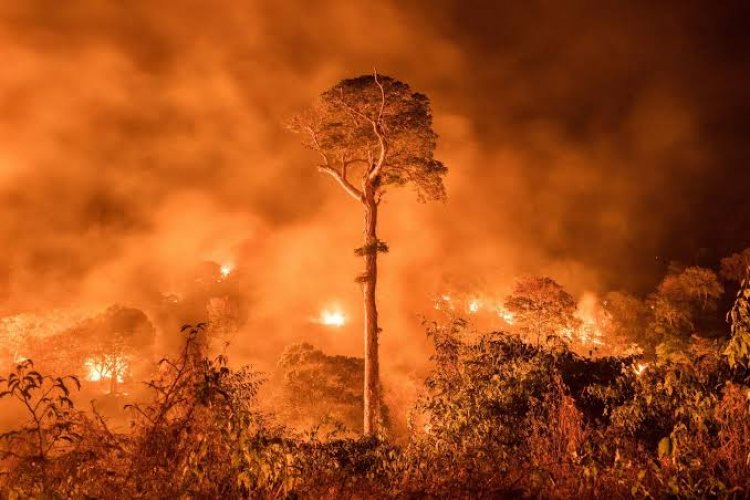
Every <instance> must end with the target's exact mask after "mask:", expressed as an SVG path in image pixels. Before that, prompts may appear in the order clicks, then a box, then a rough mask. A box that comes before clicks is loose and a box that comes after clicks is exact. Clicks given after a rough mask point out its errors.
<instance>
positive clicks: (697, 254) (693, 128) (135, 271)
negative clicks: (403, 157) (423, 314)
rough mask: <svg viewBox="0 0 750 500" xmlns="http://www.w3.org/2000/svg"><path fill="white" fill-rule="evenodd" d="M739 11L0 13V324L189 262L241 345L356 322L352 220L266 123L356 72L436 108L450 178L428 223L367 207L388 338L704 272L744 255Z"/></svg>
mask: <svg viewBox="0 0 750 500" xmlns="http://www.w3.org/2000/svg"><path fill="white" fill-rule="evenodd" d="M749 10H750V4H748V3H747V2H722V5H721V6H719V5H718V3H717V2H698V1H695V2H689V1H680V2H658V5H656V2H619V3H618V2H601V1H590V2H558V1H546V2H545V1H530V2H486V3H482V2H471V1H465V0H462V1H460V2H459V1H447V0H443V1H426V0H425V1H407V2H404V1H400V2H387V1H383V2H354V1H334V0H322V1H318V2H306V1H283V2H279V1H272V0H267V1H266V0H261V1H239V0H235V1H230V0H213V1H211V2H198V1H179V2H178V1H154V0H148V1H145V0H144V1H109V2H108V1H104V0H80V1H66V2H59V1H56V0H49V1H38V0H23V1H7V2H2V4H0V61H2V71H0V244H2V248H3V250H4V251H3V259H2V261H0V292H1V293H2V297H0V299H1V300H2V301H3V302H2V310H3V311H5V312H17V311H21V310H26V309H33V308H38V307H47V306H48V305H49V304H54V305H56V306H57V305H60V306H64V305H71V304H73V303H77V302H86V301H94V302H97V303H111V302H113V301H128V300H136V298H138V297H143V296H150V295H153V294H155V293H158V292H166V291H169V289H170V288H171V287H174V286H176V285H175V283H177V282H178V281H179V277H180V276H181V275H182V274H184V273H185V272H187V270H188V269H191V267H192V266H194V265H195V264H196V263H197V262H200V261H201V260H206V259H210V260H216V261H232V262H233V263H234V264H235V265H237V266H238V267H241V268H242V269H243V270H244V275H245V277H246V278H245V285H244V286H245V287H246V288H247V293H248V295H249V296H252V297H253V307H254V308H255V309H254V311H256V313H255V316H254V318H255V320H257V321H258V323H257V324H258V325H266V326H267V327H268V328H272V327H275V326H274V325H276V322H277V321H280V320H282V319H283V320H288V318H289V317H290V316H289V311H290V310H291V311H294V312H295V314H294V315H292V317H295V318H300V319H299V321H300V324H304V322H305V321H306V319H307V318H308V317H309V314H313V313H314V309H313V307H317V305H319V304H322V303H324V302H326V301H337V300H338V301H343V302H344V304H345V305H348V306H350V307H358V306H357V300H358V293H359V292H358V290H357V289H356V286H355V285H354V284H353V283H352V279H353V277H354V276H355V275H356V274H357V273H358V270H359V263H358V262H357V260H356V259H354V257H353V256H352V249H353V248H354V247H356V246H359V238H360V233H361V229H360V228H361V214H360V212H359V209H358V207H356V206H355V205H353V204H352V201H351V200H350V199H349V198H347V197H346V196H344V195H343V194H342V193H341V192H339V191H338V190H337V188H336V186H335V185H333V183H332V182H331V180H330V179H329V178H327V177H322V176H320V175H319V174H318V173H317V172H315V170H314V169H313V168H311V167H310V165H311V163H312V162H313V161H314V158H313V157H311V156H310V155H309V154H308V153H307V152H305V151H304V150H303V149H302V148H301V147H300V146H299V145H298V144H297V142H296V141H297V138H296V137H294V136H291V135H289V134H288V133H287V132H285V130H284V129H283V127H282V123H283V121H284V119H285V118H286V117H287V116H289V115H290V114H291V113H294V112H295V111H297V110H299V109H301V108H302V107H304V106H306V105H308V104H309V103H311V102H312V101H313V100H314V98H315V97H316V95H318V94H319V93H320V92H321V91H323V90H325V89H326V88H327V87H329V86H331V85H333V84H334V83H336V82H337V81H338V80H339V79H341V78H344V77H349V76H354V75H358V74H361V73H366V72H369V71H371V70H372V68H373V67H374V66H377V68H378V71H379V72H381V73H386V74H389V75H392V76H394V77H397V78H399V79H402V80H404V81H406V82H408V83H410V84H411V85H412V86H413V87H414V88H415V89H417V90H419V91H422V92H424V93H426V94H427V95H428V96H429V97H430V98H431V99H432V102H433V108H434V114H435V120H436V122H435V126H436V129H437V132H438V133H439V134H440V136H441V139H440V145H439V157H440V158H441V159H442V160H443V161H444V162H445V163H446V165H447V166H448V168H449V174H448V178H447V187H448V197H449V200H448V202H447V203H446V204H445V205H441V204H436V205H419V204H418V203H417V202H416V200H415V199H414V196H413V195H412V193H410V192H409V191H405V192H402V193H398V194H395V195H394V196H392V197H391V198H390V199H389V200H387V201H386V203H385V205H384V209H383V214H382V217H381V220H382V226H381V235H382V237H383V239H385V240H386V241H387V242H388V243H389V245H390V247H391V253H390V254H389V255H388V256H386V257H385V258H384V260H383V264H382V269H383V277H382V281H381V283H382V286H381V292H380V293H381V300H382V302H383V304H384V306H383V309H384V311H385V312H384V315H385V316H384V327H385V329H386V331H387V330H388V328H389V327H390V328H391V329H393V327H394V325H398V324H399V321H400V320H399V319H398V318H399V317H401V316H405V315H408V311H410V310H411V309H412V308H413V306H414V307H416V306H415V304H417V303H420V301H423V300H424V298H425V297H426V295H427V294H429V293H433V292H434V291H435V290H436V288H437V287H439V286H440V283H442V282H444V280H446V279H448V280H451V279H457V280H459V281H460V280H466V281H476V282H481V283H483V285H484V286H489V287H497V288H499V289H502V288H503V287H507V285H508V283H509V280H510V279H511V278H512V277H513V276H515V275H516V274H519V273H523V272H531V273H544V274H550V275H552V276H553V277H555V278H556V279H558V280H560V281H561V282H562V283H563V284H565V285H566V286H568V287H569V288H571V289H572V290H573V291H575V292H576V293H579V292H581V291H582V290H585V289H593V290H598V291H603V290H606V289H609V288H619V287H629V288H632V289H636V290H644V289H647V288H648V287H650V286H651V285H653V283H654V282H655V281H657V280H658V279H659V277H660V274H661V272H662V270H663V269H664V268H665V267H666V264H667V262H668V261H669V260H672V259H678V260H683V261H686V262H689V263H693V262H699V263H703V264H709V265H710V264H714V263H715V262H716V260H717V258H718V257H721V256H723V255H726V254H727V253H730V252H731V251H735V250H738V249H741V248H743V247H745V246H747V245H749V244H750V217H748V216H749V215H750V213H749V210H748V203H747V201H746V199H745V198H746V193H747V186H748V181H750V173H748V168H747V160H748V159H749V158H748V157H750V148H749V147H748V146H747V141H746V137H745V135H746V131H747V130H748V127H747V124H748V118H747V117H748V116H750V113H748V111H750V109H748V108H750V81H748V80H749V79H750V61H748V57H747V56H748V48H749V45H750V41H749V40H748V31H747V25H748V21H750V12H749ZM389 315H390V316H389ZM399 315H401V316H399ZM274 318H275V319H274ZM287 323H289V322H288V321H287ZM292 323H293V324H292V325H288V324H287V325H286V326H285V327H284V328H289V329H295V328H297V326H298V325H296V324H294V322H292ZM353 342H354V341H353ZM357 342H358V341H357ZM353 345H354V344H353ZM356 345H359V344H356Z"/></svg>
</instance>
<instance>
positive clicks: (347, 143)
mask: <svg viewBox="0 0 750 500" xmlns="http://www.w3.org/2000/svg"><path fill="white" fill-rule="evenodd" d="M289 128H290V129H291V130H292V131H293V132H295V133H298V134H300V135H301V136H302V137H303V138H304V139H303V140H304V145H305V146H307V147H308V148H310V149H312V150H313V151H315V152H316V153H318V154H319V155H321V157H322V158H323V161H324V166H323V167H321V168H322V169H323V170H324V171H327V172H328V173H330V174H332V175H333V174H336V175H334V177H336V176H337V175H338V176H340V178H341V179H343V180H344V181H345V182H347V183H348V182H350V180H349V177H348V175H347V174H348V170H349V169H350V168H361V169H362V170H364V172H363V173H362V177H363V186H362V189H361V193H360V194H362V193H364V192H365V191H366V188H365V186H364V184H366V183H367V182H370V181H372V180H375V177H377V178H378V181H377V186H375V187H376V190H377V191H379V192H380V193H379V194H378V196H381V195H382V192H383V191H384V190H385V189H386V188H387V187H389V186H403V185H407V184H410V185H412V186H414V188H415V189H416V190H417V194H418V195H419V197H420V199H437V200H440V199H444V198H445V188H444V186H443V181H442V178H443V176H444V175H445V173H446V168H445V166H444V165H443V164H442V163H441V162H440V161H438V160H436V159H435V157H434V152H435V147H436V144H437V134H435V132H434V130H433V128H432V111H431V109H430V101H429V99H428V98H427V96H425V95H424V94H420V93H418V92H414V91H413V90H412V89H411V87H409V85H407V84H406V83H403V82H401V81H399V80H396V79H395V78H391V77H389V76H384V75H378V74H374V75H362V76H358V77H356V78H349V79H345V80H342V81H340V82H339V83H337V84H336V85H334V86H333V87H331V88H330V89H329V90H327V91H325V92H324V93H323V94H322V95H321V98H320V102H319V103H318V105H317V106H316V107H314V108H312V109H310V110H308V111H307V112H305V113H302V114H300V115H297V116H296V117H294V118H293V119H292V120H291V122H290V124H289ZM329 169H335V170H333V171H331V170H329ZM373 174H374V175H373Z"/></svg>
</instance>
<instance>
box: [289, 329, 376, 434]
mask: <svg viewBox="0 0 750 500" xmlns="http://www.w3.org/2000/svg"><path fill="white" fill-rule="evenodd" d="M278 366H279V369H280V370H281V371H282V373H283V382H282V392H283V401H284V404H283V405H282V408H283V411H284V412H285V414H286V415H285V416H286V417H287V418H285V420H286V421H290V422H294V423H298V424H302V425H303V426H304V423H307V424H308V425H311V424H321V423H324V422H332V423H334V424H337V423H338V424H341V425H343V426H345V427H347V428H348V429H350V430H353V431H356V432H358V433H361V432H362V403H363V394H362V391H363V387H364V362H363V360H362V359H361V358H355V357H351V356H329V355H327V354H325V353H324V352H322V351H320V350H318V349H315V348H314V347H313V346H311V345H310V344H307V343H303V344H294V345H291V346H288V347H287V348H286V349H285V350H284V353H283V354H282V355H281V358H280V359H279V362H278Z"/></svg>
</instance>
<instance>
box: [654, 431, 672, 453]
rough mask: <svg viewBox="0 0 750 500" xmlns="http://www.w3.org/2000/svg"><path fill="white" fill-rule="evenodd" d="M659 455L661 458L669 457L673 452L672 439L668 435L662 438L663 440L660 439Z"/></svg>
mask: <svg viewBox="0 0 750 500" xmlns="http://www.w3.org/2000/svg"><path fill="white" fill-rule="evenodd" d="M657 451H658V455H659V458H664V457H668V456H669V455H671V454H672V439H671V438H670V437H669V436H667V437H665V438H661V441H659V447H658V450H657Z"/></svg>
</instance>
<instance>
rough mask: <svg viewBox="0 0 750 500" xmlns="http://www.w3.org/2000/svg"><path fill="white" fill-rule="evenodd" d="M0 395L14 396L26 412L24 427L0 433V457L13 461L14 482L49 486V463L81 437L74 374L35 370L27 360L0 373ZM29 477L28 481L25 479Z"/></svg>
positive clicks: (34, 487)
mask: <svg viewBox="0 0 750 500" xmlns="http://www.w3.org/2000/svg"><path fill="white" fill-rule="evenodd" d="M2 383H5V385H6V389H5V390H2V391H0V399H3V398H8V399H13V400H15V401H17V402H18V403H20V405H21V407H22V408H23V410H24V412H25V417H26V423H25V425H24V426H23V427H21V428H19V429H16V430H12V431H9V432H5V433H3V434H0V442H2V447H0V459H2V460H9V461H10V462H11V463H12V464H13V470H14V474H10V477H11V478H13V479H12V481H13V482H18V483H24V484H25V486H26V487H27V488H29V490H31V491H45V490H46V489H47V487H48V463H49V462H50V460H51V459H53V458H54V457H56V456H58V455H60V454H62V453H64V452H65V451H66V450H69V449H70V448H71V446H72V445H73V444H74V443H75V442H76V441H78V440H80V437H81V436H80V434H79V430H78V429H77V418H76V417H77V416H78V415H77V414H76V412H75V411H74V408H73V401H72V400H71V399H70V398H69V396H70V385H71V384H72V385H74V386H75V387H76V388H77V389H80V387H81V386H80V383H79V382H78V378H76V377H75V376H73V375H69V376H66V377H51V376H48V375H42V374H41V373H39V372H38V371H36V370H34V363H33V361H31V360H26V361H23V362H21V363H19V364H18V365H16V369H15V371H13V372H11V373H10V374H9V375H8V377H7V378H5V377H0V384H2ZM24 479H28V481H24Z"/></svg>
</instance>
